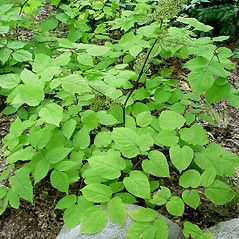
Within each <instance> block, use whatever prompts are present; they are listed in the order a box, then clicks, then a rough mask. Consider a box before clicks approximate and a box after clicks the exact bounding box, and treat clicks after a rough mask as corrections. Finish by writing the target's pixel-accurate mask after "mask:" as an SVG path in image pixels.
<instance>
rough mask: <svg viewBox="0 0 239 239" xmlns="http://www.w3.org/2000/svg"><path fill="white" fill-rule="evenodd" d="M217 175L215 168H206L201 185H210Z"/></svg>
mask: <svg viewBox="0 0 239 239" xmlns="http://www.w3.org/2000/svg"><path fill="white" fill-rule="evenodd" d="M216 176H217V173H216V171H215V169H214V168H208V169H206V170H205V171H204V172H203V173H202V175H201V185H202V186H204V187H208V186H210V185H211V184H212V183H213V181H214V179H215V178H216Z"/></svg>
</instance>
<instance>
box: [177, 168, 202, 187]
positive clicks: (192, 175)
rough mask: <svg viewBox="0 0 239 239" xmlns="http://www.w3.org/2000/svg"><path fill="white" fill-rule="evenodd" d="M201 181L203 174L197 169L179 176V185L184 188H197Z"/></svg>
mask: <svg viewBox="0 0 239 239" xmlns="http://www.w3.org/2000/svg"><path fill="white" fill-rule="evenodd" d="M200 183H201V175H200V173H199V172H198V171H196V170H195V169H190V170H187V171H185V172H184V173H183V174H182V175H181V176H180V178H179V185H180V186H182V187H184V188H189V187H192V188H197V187H198V186H199V185H200Z"/></svg>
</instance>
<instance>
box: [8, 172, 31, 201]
mask: <svg viewBox="0 0 239 239" xmlns="http://www.w3.org/2000/svg"><path fill="white" fill-rule="evenodd" d="M10 185H11V187H12V189H13V190H14V191H15V192H17V193H18V195H19V196H20V197H22V198H24V199H25V200H27V201H28V202H31V203H32V202H33V188H32V182H31V179H30V177H29V170H28V169H26V168H21V169H18V170H17V171H16V172H15V175H14V176H12V177H11V178H10Z"/></svg>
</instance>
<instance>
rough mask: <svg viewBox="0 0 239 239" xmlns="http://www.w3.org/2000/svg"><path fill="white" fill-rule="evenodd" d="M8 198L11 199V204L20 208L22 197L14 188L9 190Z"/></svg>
mask: <svg viewBox="0 0 239 239" xmlns="http://www.w3.org/2000/svg"><path fill="white" fill-rule="evenodd" d="M7 199H8V201H9V205H10V206H11V207H13V208H15V209H18V208H19V206H20V199H19V196H18V193H17V192H15V191H14V190H13V189H12V188H10V189H9V190H8V193H7Z"/></svg>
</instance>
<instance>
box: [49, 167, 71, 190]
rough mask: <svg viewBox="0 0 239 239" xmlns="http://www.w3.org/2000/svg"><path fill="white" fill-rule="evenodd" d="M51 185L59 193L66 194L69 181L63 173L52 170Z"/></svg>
mask: <svg viewBox="0 0 239 239" xmlns="http://www.w3.org/2000/svg"><path fill="white" fill-rule="evenodd" d="M50 181H51V185H52V186H53V187H54V188H56V189H57V190H59V191H60V192H63V193H64V192H65V193H68V189H69V179H68V177H67V175H66V174H65V173H63V172H59V171H57V170H53V171H52V172H51V177H50Z"/></svg>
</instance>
